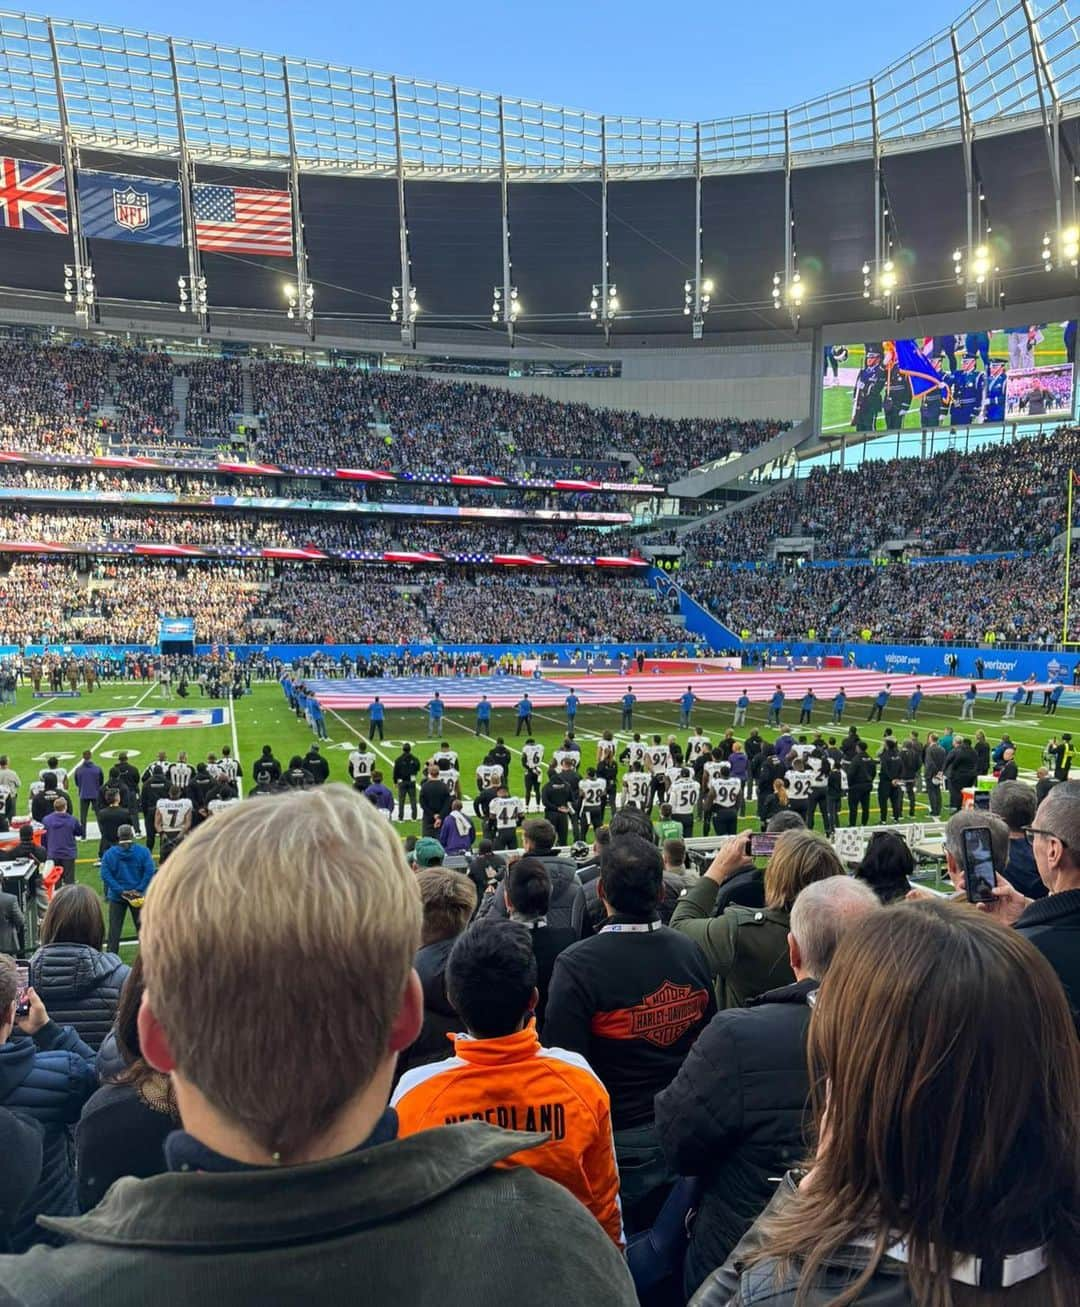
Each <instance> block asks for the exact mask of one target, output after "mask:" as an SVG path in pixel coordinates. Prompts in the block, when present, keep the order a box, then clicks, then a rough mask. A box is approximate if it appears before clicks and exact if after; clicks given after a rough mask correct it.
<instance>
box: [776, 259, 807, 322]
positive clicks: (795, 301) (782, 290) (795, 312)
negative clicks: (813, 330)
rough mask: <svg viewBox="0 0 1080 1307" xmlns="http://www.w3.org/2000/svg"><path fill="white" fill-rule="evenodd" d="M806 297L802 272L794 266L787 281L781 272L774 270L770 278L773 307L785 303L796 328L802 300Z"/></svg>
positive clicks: (781, 305) (779, 306) (777, 307)
mask: <svg viewBox="0 0 1080 1307" xmlns="http://www.w3.org/2000/svg"><path fill="white" fill-rule="evenodd" d="M805 297H806V282H804V281H803V278H802V273H801V272H800V271H799V270H798V269H797V268H796V269H795V270H794V271H793V272H792V274H791V278H790V280H788V281H785V280H784V275H783V273H781V272H774V273H773V279H772V303H773V308H774V309H777V310H779V309H781V308H783V307H784V306H785V305H787V308H788V311H789V312H790V313H791V317H792V320H793V322H794V324H795V327H796V329H798V325H799V312H800V310H801V309H802V306H803V300H804V299H805Z"/></svg>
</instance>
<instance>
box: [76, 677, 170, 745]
mask: <svg viewBox="0 0 1080 1307" xmlns="http://www.w3.org/2000/svg"><path fill="white" fill-rule="evenodd" d="M155 689H157V686H156V685H151V687H150V689H149V690H146V691H145V692H144V693H143V694H140V695H139V697H138V699H136V700H135V702H134V703H133V704H132V705H131V707H132V708H138V707H139V706H140V705H141V704H142V701H143V700H144V699H145V698H146V696H147V695H148V694H150V693H151V691H153V690H155ZM117 733H118V732H116V731H106V732H105V734H104V735H103V736H102V737H101V739H100V740H98V741H96V742H95V743H94V744H92V745H91V746H90V752H91V753H96V752H97V750H98V749H100V748H101V746H102V745H103V744H104V743H105V741H106V740H111V739H112V738H113V736H114V735H116V734H117Z"/></svg>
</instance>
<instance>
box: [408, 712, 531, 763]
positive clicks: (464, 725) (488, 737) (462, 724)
mask: <svg viewBox="0 0 1080 1307" xmlns="http://www.w3.org/2000/svg"><path fill="white" fill-rule="evenodd" d="M536 715H537V717H539V716H540V714H539V713H537V714H536ZM443 716H444V719H445V720H446V721H448V722H449V723H450V724H451V725H452V726H460V727H461V729H462V730H463V731H468V729H469V725H468V723H467V722H459V721H455V720H454V718H453V717H451V716H450V714H449V713H444V714H443ZM472 729H473V739H480V740H490V741H491V743H492V744H494V743H495V740H496V737H495V736H494V735H485V734H484V732H483V731H481V732H480V734H479V736H478V735H477V734H476V726H475V724H474V726H473V728H472ZM432 743H434V741H432ZM503 743H504V744H505V743H506V736H505V735H504V736H503ZM506 747H507V748H508V749H509V750H510V752H511V753H516V754H517V756H518V757H519V758H520V757H521V750H520V749H515V748H514V746H513V745H512V744H507V745H506Z"/></svg>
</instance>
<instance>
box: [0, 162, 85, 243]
mask: <svg viewBox="0 0 1080 1307" xmlns="http://www.w3.org/2000/svg"><path fill="white" fill-rule="evenodd" d="M67 209H68V203H67V188H66V186H65V184H64V169H63V168H62V167H61V166H60V164H58V163H30V162H29V161H28V160H26V159H12V158H9V157H8V156H7V155H0V227H19V228H21V229H22V230H24V231H51V232H56V233H57V234H58V235H60V236H66V235H67V230H68V220H67Z"/></svg>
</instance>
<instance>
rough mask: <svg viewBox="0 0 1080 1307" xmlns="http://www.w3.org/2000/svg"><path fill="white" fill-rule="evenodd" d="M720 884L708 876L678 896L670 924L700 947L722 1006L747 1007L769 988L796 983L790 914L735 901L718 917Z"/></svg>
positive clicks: (717, 999) (718, 1000) (779, 909)
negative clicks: (789, 939)
mask: <svg viewBox="0 0 1080 1307" xmlns="http://www.w3.org/2000/svg"><path fill="white" fill-rule="evenodd" d="M719 892H720V886H719V885H718V884H717V883H716V881H714V880H710V879H709V878H708V876H702V878H701V879H700V880H699V881H698V882H697V883H696V884H694V885H692V886H691V887H690V889H688V890H687V891H686V893H685V894H684V895H683V896H682V898H681V899H679V902H678V905H677V906H676V908H675V912H674V914H673V915H672V918H671V923H670V924H671V928H672V929H673V930H678V931H680V932H681V933H682V934H684V935H687V936H688V937H689V938H690V939H692V940H694V942H695V943H696V944H697V945H698V946H699V947H700V949H701V951H702V952H703V953H704V954H705V956H706V958H707V959H708V961H709V966H710V967H711V968H712V970H713V974H714V975H715V976H716V1002H717V1006H718V1007H721V1008H728V1007H742V1005H743V1004H744V1003H745V1002H746V1001H747V1000H748V999H751V998H757V996H758V995H759V994H764V993H766V992H767V991H768V990H770V989H780V988H781V987H782V986H783V985H792V984H794V983H795V975H794V973H793V972H792V970H791V964H790V963H789V962H788V947H787V936H788V922H789V918H790V915H791V914H790V913H789V912H787V911H786V910H784V909H782V908H744V907H742V906H741V905H739V904H732V905H731V906H730V907H728V908H726V909H725V911H724V912H723V913H722V914H721V915H720V916H719V917H714V916H713V909H714V908H715V906H716V896H717V894H718V893H719Z"/></svg>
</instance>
